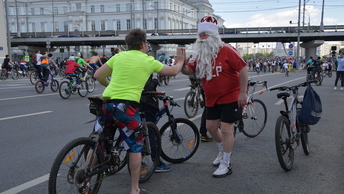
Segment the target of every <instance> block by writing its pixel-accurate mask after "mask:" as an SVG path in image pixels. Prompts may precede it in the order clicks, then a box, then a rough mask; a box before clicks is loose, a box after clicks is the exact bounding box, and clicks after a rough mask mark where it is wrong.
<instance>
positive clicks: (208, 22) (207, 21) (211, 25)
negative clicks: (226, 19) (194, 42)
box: [197, 16, 219, 34]
mask: <svg viewBox="0 0 344 194" xmlns="http://www.w3.org/2000/svg"><path fill="white" fill-rule="evenodd" d="M202 32H208V33H213V34H219V27H218V26H217V20H216V19H215V18H214V17H212V16H205V17H203V18H202V19H201V22H200V23H199V24H198V31H197V34H200V33H202Z"/></svg>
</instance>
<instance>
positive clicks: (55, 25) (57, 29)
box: [54, 22, 60, 32]
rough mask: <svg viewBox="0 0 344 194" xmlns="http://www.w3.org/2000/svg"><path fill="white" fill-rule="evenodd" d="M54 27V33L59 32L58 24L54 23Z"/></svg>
mask: <svg viewBox="0 0 344 194" xmlns="http://www.w3.org/2000/svg"><path fill="white" fill-rule="evenodd" d="M54 27H55V32H59V31H60V29H59V22H55V24H54Z"/></svg>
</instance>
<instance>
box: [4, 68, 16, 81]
mask: <svg viewBox="0 0 344 194" xmlns="http://www.w3.org/2000/svg"><path fill="white" fill-rule="evenodd" d="M8 77H11V78H12V79H13V80H17V79H18V78H19V75H18V71H17V70H15V69H14V68H12V69H11V71H7V69H6V68H2V69H1V74H0V79H1V80H6V79H7V78H8Z"/></svg>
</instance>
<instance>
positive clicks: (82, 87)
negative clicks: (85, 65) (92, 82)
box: [78, 80, 88, 97]
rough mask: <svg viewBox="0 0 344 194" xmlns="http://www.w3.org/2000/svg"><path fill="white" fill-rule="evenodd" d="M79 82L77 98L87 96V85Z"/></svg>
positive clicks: (82, 81)
mask: <svg viewBox="0 0 344 194" xmlns="http://www.w3.org/2000/svg"><path fill="white" fill-rule="evenodd" d="M80 81H81V83H80V84H79V85H80V88H78V93H79V96H81V97H85V96H87V94H88V85H87V83H86V82H85V81H84V80H80Z"/></svg>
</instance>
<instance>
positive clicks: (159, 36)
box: [11, 25, 344, 58]
mask: <svg viewBox="0 0 344 194" xmlns="http://www.w3.org/2000/svg"><path fill="white" fill-rule="evenodd" d="M318 29H320V26H311V27H310V26H308V27H305V28H302V29H301V30H300V41H301V42H302V45H301V46H302V47H304V48H306V57H307V58H308V56H310V55H312V56H315V51H316V47H318V46H320V45H321V44H323V42H324V41H343V40H344V25H329V26H324V31H321V32H320V31H319V30H318ZM66 33H67V34H66ZM77 33H80V32H54V34H53V33H52V32H48V33H21V37H14V38H11V46H12V47H18V46H32V47H43V48H45V47H46V46H47V45H50V46H51V47H53V46H56V47H60V46H101V45H124V44H125V41H124V38H125V35H126V34H127V33H128V31H111V30H110V31H101V32H96V31H87V32H81V33H80V34H77ZM196 33H197V29H183V30H182V29H171V30H159V32H158V33H156V32H154V31H152V30H147V35H148V37H147V40H148V41H149V42H150V43H151V44H152V45H158V44H180V45H185V44H191V43H194V42H195V40H196V37H197V36H196ZM219 33H220V36H221V38H222V40H223V41H224V42H227V43H229V42H232V43H233V42H254V43H259V42H282V43H286V42H296V41H297V38H298V28H297V27H291V26H284V27H252V28H219ZM13 35H16V34H13Z"/></svg>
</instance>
